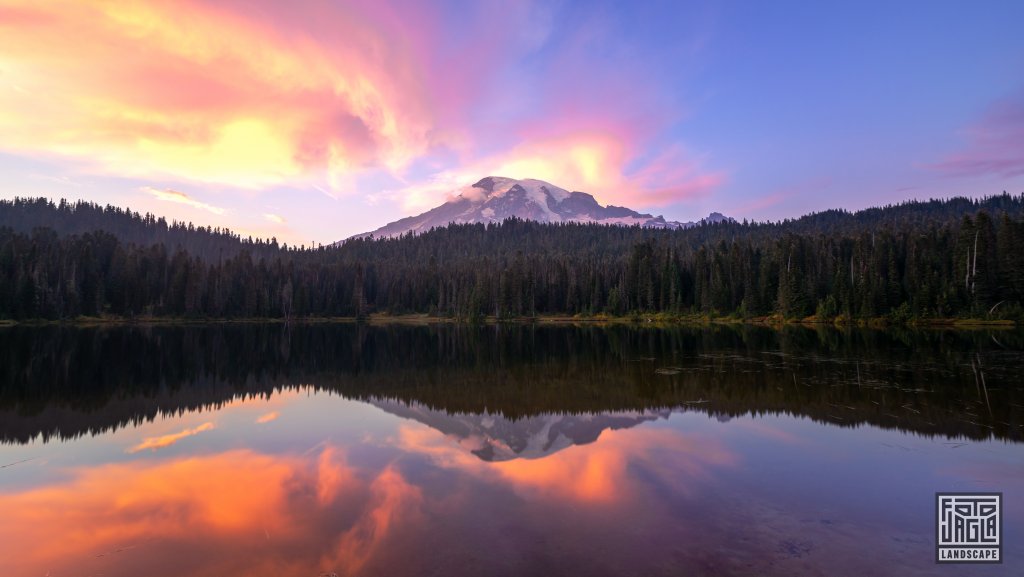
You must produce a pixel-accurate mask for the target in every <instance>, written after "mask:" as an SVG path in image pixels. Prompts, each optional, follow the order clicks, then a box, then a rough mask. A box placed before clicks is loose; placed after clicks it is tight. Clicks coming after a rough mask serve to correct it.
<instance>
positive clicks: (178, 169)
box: [0, 0, 725, 208]
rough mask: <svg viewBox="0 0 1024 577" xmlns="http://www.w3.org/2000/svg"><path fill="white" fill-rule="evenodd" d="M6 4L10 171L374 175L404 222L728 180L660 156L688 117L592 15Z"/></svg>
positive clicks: (295, 178) (290, 179) (308, 183)
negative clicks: (517, 195) (15, 166)
mask: <svg viewBox="0 0 1024 577" xmlns="http://www.w3.org/2000/svg"><path fill="white" fill-rule="evenodd" d="M0 4H3V5H4V6H2V7H0V10H2V11H3V17H0V35H2V37H3V38H4V47H3V48H2V49H0V64H2V69H3V73H4V80H5V82H8V83H9V84H10V85H12V86H18V87H19V88H20V90H0V131H2V133H3V134H4V135H5V137H4V139H3V142H0V149H3V150H6V151H8V152H13V153H16V154H24V155H35V156H41V155H45V156H54V155H56V156H60V157H70V158H73V159H75V160H76V161H85V164H86V165H87V166H89V167H90V170H92V171H95V172H99V173H103V174H108V175H115V176H121V177H131V178H146V179H159V180H162V181H167V180H173V181H177V182H182V181H186V182H195V183H203V184H207V185H213V186H221V185H228V186H231V187H234V188H237V189H250V190H266V189H271V188H274V187H277V186H289V187H293V188H294V187H300V186H305V187H307V188H308V189H309V190H311V191H312V190H315V189H316V187H319V189H321V190H326V191H328V194H329V195H330V196H338V195H342V194H348V193H351V191H354V190H357V189H358V187H357V186H356V183H357V182H358V180H359V179H358V176H359V175H361V174H365V173H366V172H367V171H382V172H384V173H385V174H390V175H392V176H393V177H394V178H397V179H398V180H400V181H402V182H407V183H408V190H407V191H399V192H398V195H399V196H401V197H402V200H403V204H404V205H405V206H406V207H407V208H408V207H411V206H418V205H419V203H421V202H425V201H426V199H428V198H429V199H431V201H440V200H443V194H444V192H447V191H434V188H432V187H433V186H434V185H436V183H438V182H447V181H448V180H453V175H458V176H459V178H458V182H457V183H455V184H456V186H452V187H451V188H456V187H460V186H464V185H466V184H470V183H472V182H473V181H475V180H476V179H478V178H480V177H482V176H484V175H486V174H496V173H497V174H501V173H502V172H501V169H503V168H504V169H508V170H514V171H518V172H517V173H515V174H510V173H508V172H507V171H506V172H505V173H504V174H507V175H508V176H519V177H533V178H542V179H547V180H551V181H552V182H553V183H555V184H558V185H560V186H564V187H567V188H575V189H579V190H585V191H587V192H592V193H594V194H596V195H597V196H598V198H599V199H600V200H602V201H603V202H614V203H619V204H631V205H640V206H652V205H660V204H667V203H671V202H677V201H680V200H685V199H687V198H691V197H694V196H697V195H700V194H704V193H706V192H707V191H709V190H712V189H714V188H715V187H716V186H718V185H719V184H720V183H721V182H723V181H724V179H725V175H724V174H722V173H720V172H715V171H709V170H705V169H704V168H703V159H702V158H701V157H700V156H698V155H694V154H692V153H690V152H688V151H687V149H686V148H685V147H684V146H683V145H682V144H681V143H671V142H669V143H659V140H658V139H659V137H660V136H661V132H662V131H663V130H664V129H665V127H667V126H671V125H672V124H673V123H675V122H678V121H679V120H680V118H681V114H680V113H679V111H678V110H679V108H680V107H679V103H677V102H669V101H667V100H665V99H664V97H663V96H662V95H663V93H665V91H664V90H662V88H663V87H662V86H660V84H659V78H658V76H659V75H658V73H657V71H655V70H653V69H650V68H649V67H648V66H647V65H646V64H645V63H644V62H642V61H637V59H636V58H635V55H632V54H630V53H629V51H628V49H625V48H623V47H621V46H617V45H616V43H615V41H614V38H615V35H614V30H613V28H614V26H615V22H614V20H612V19H610V18H609V17H605V16H602V15H601V14H600V13H599V12H597V13H595V14H593V15H591V16H590V17H588V18H587V19H585V20H584V21H581V22H577V23H575V24H574V26H572V27H570V28H567V29H566V30H564V31H562V32H560V33H559V34H557V35H556V34H554V21H555V13H554V11H553V10H554V9H553V8H552V7H551V5H550V4H549V3H545V2H530V1H521V2H511V3H500V4H499V3H491V2H484V3H479V4H476V5H471V6H469V7H467V8H466V9H465V14H463V17H462V18H460V19H459V22H460V24H459V25H458V29H457V30H453V22H451V21H446V20H445V18H444V16H445V15H444V14H443V8H442V7H441V6H440V5H438V4H435V3H429V2H409V3H406V2H383V1H382V2H360V3H357V2H332V3H326V2H308V3H307V2H299V3H281V2H275V1H270V0H257V1H255V2H243V1H241V0H225V1H223V2H217V3H213V2H205V1H201V0H184V1H182V2H177V3H174V4H173V5H172V4H167V3H162V2H156V1H149V2H136V3H129V4H106V3H83V2H72V1H55V2H49V3H45V4H44V3H36V2H28V1H25V2H22V1H18V0H0ZM540 51H544V53H543V57H539V56H538V54H540ZM531 57H536V58H533V59H532V60H531ZM658 148H664V150H665V152H663V153H662V154H661V155H655V156H654V157H653V160H652V159H650V158H651V155H650V154H649V153H650V151H651V150H654V149H658ZM417 162H419V165H417V166H419V168H418V169H416V170H412V169H411V168H410V167H412V166H414V165H416V163H417ZM423 165H427V166H433V169H432V170H433V173H432V174H431V173H429V171H425V170H424V169H423V168H422V166H423ZM451 188H449V189H448V190H451ZM425 190H430V191H432V192H430V193H429V194H426V193H424V192H423V191H425ZM363 192H379V191H363ZM435 203H436V202H435Z"/></svg>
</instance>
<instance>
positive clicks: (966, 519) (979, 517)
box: [935, 493, 1003, 563]
mask: <svg viewBox="0 0 1024 577" xmlns="http://www.w3.org/2000/svg"><path fill="white" fill-rule="evenodd" d="M1002 504H1003V494H1002V493H936V494H935V561H936V562H937V563H1002V562H1003V556H1002V546H1003V543H1002V537H1001V535H1002V532H1003V531H1002V529H1003V521H1002V516H1001V515H1000V512H1001V510H1002Z"/></svg>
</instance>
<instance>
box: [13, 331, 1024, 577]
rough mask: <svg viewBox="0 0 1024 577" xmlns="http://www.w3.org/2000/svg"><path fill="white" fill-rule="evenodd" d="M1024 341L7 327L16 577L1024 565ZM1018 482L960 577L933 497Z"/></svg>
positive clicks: (861, 334)
mask: <svg viewBox="0 0 1024 577" xmlns="http://www.w3.org/2000/svg"><path fill="white" fill-rule="evenodd" d="M1021 348H1022V338H1021V334H1020V333H1016V332H1000V333H987V332H971V333H953V332H939V331H933V332H881V331H861V330H850V331H837V330H835V329H832V328H823V329H820V330H811V329H805V328H797V327H794V328H787V329H785V330H782V331H776V330H772V329H766V328H756V327H742V328H737V327H709V328H681V329H654V328H635V327H626V326H621V327H608V328H600V327H582V328H581V327H572V326H552V327H543V326H540V327H529V326H511V327H505V326H499V327H494V326H489V327H464V326H430V327H409V326H391V327H367V326H357V325H299V326H292V327H288V326H284V325H252V326H249V325H245V326H236V325H224V326H196V327H139V328H88V329H86V328H62V327H41V328H26V327H13V328H3V329H0V440H2V441H3V444H0V465H2V466H3V467H4V468H2V469H0V511H3V515H4V521H3V522H2V523H0V574H2V575H12V576H21V575H45V574H47V573H49V574H50V575H53V576H58V575H90V574H104V575H143V574H144V575H152V576H156V577H160V576H163V575H168V576H170V575H186V574H187V575H198V576H205V575H211V576H212V575H224V574H246V575H257V576H262V575H268V576H269V575H311V576H316V575H319V574H321V573H337V574H338V575H416V576H421V575H446V576H451V575H456V576H458V575H481V574H487V575H530V574H552V575H557V574H567V575H569V574H571V575H623V574H642V575H676V574H692V575H750V574H764V575H821V574H828V575H862V574H871V575H933V574H949V575H954V574H955V575H962V574H978V575H982V574H984V575H996V574H1015V569H1019V567H1020V564H1021V563H1024V548H1022V546H1021V543H1022V541H1024V540H1022V539H1021V536H1022V533H1024V531H1022V525H1024V506H1022V504H1024V465H1022V463H1024V443H1021V442H1020V441H1021V440H1022V430H1021V429H1022V425H1024V419H1022V410H1024V407H1022V405H1024V402H1022V401H1024V391H1022V389H1021V387H1022V385H1021V384H1020V382H1019V370H1020V369H1019V367H1020V366H1021V360H1022V359H1024V355H1022V353H1021ZM940 490H945V491H950V490H988V491H1002V492H1003V493H1004V502H1005V503H1006V505H1005V511H1004V515H1005V517H1004V543H1005V545H1004V558H1005V562H1004V564H1003V565H1002V566H990V567H969V566H968V567H964V566H953V567H943V566H936V565H935V563H934V540H933V539H934V517H933V516H934V511H933V510H932V507H933V506H934V492H935V491H940Z"/></svg>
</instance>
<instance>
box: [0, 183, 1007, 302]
mask: <svg viewBox="0 0 1024 577" xmlns="http://www.w3.org/2000/svg"><path fill="white" fill-rule="evenodd" d="M1022 249H1024V195H1020V196H1012V195H1008V194H1005V193H1004V194H1002V195H998V196H993V197H988V198H985V199H981V200H972V199H966V198H954V199H948V200H932V201H927V202H907V203H902V204H899V205H893V206H887V207H882V208H874V209H869V210H865V211H860V212H856V213H850V212H847V211H841V210H833V211H826V212H822V213H816V214H812V215H808V216H805V217H802V218H799V219H795V220H786V221H781V222H775V223H757V222H753V223H751V222H745V221H744V222H722V223H706V224H702V225H699V226H696V227H693V228H690V229H684V230H658V229H645V228H640V227H620V226H605V225H599V224H579V223H565V224H541V223H536V222H532V221H524V220H519V219H509V220H506V221H504V222H502V223H496V224H488V225H483V224H459V225H450V226H448V227H442V228H436V229H433V230H430V231H428V232H425V233H423V234H420V235H412V234H408V235H405V236H402V237H399V238H387V239H373V238H364V239H352V240H349V241H345V242H342V243H339V244H337V245H333V246H321V247H315V248H307V247H288V246H287V245H279V244H278V243H277V241H276V239H271V240H269V241H264V240H260V239H255V240H253V239H243V238H241V237H239V236H238V235H235V234H234V233H231V232H230V231H227V230H224V229H213V228H204V227H194V226H193V225H191V224H184V223H171V224H170V225H168V224H167V223H166V221H164V220H163V219H159V218H156V217H154V216H153V215H150V214H147V215H140V214H138V213H134V212H132V211H130V210H124V209H120V208H115V207H99V206H98V205H95V204H91V203H82V202H79V203H75V204H70V203H67V202H64V201H61V202H60V203H57V204H54V203H52V202H50V201H47V200H46V199H15V200H12V201H0V318H11V319H66V318H74V317H78V316H83V315H84V316H101V315H117V316H124V317H138V316H169V317H184V318H257V317H260V318H296V317H306V316H349V317H361V316H365V315H367V314H370V313H374V312H385V313H392V314H402V313H429V314H432V315H438V316H446V317H454V318H459V319H476V318H481V317H485V316H494V317H498V318H520V317H530V316H534V315H576V314H600V313H605V314H612V315H630V314H650V313H665V314H670V315H685V314H716V315H737V316H742V317H752V316H764V315H773V314H777V315H782V316H784V317H787V318H803V317H807V316H809V315H817V316H818V317H820V318H836V317H846V318H851V319H856V318H876V317H888V318H891V319H893V320H896V321H905V320H910V319H914V318H940V317H941V318H948V317H983V318H1020V317H1021V316H1022V311H1024V307H1022V302H1024V250H1022Z"/></svg>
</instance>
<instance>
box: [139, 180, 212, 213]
mask: <svg viewBox="0 0 1024 577" xmlns="http://www.w3.org/2000/svg"><path fill="white" fill-rule="evenodd" d="M141 190H142V192H145V193H146V194H148V195H150V196H152V197H154V198H156V199H157V200H164V201H167V202H176V203H178V204H184V205H186V206H191V207H192V208H198V209H200V210H206V211H209V212H212V213H213V214H224V209H223V208H220V207H217V206H213V205H211V204H206V203H205V202H201V201H198V200H196V199H194V198H192V197H190V196H189V195H187V194H185V193H184V192H181V191H178V190H171V189H169V188H163V189H160V188H153V187H152V186H143V187H142V189H141Z"/></svg>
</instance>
